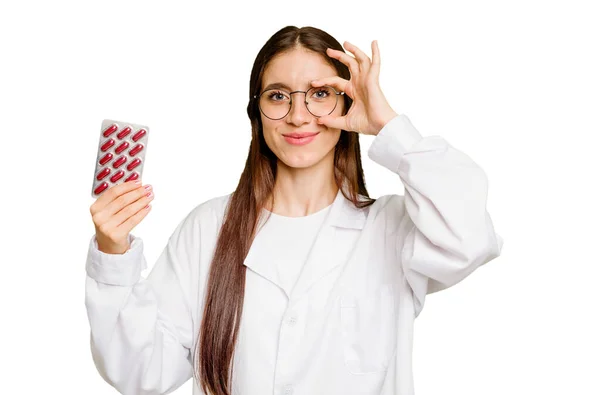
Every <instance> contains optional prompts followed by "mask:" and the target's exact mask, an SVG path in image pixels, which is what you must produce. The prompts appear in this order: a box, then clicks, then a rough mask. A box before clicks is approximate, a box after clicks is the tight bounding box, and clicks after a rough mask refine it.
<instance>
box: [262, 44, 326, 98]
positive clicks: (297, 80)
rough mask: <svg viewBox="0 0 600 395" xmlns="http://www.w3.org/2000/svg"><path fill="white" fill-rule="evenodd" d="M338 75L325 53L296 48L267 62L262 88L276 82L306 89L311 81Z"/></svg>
mask: <svg viewBox="0 0 600 395" xmlns="http://www.w3.org/2000/svg"><path fill="white" fill-rule="evenodd" d="M333 75H337V73H336V70H335V68H334V67H333V66H332V65H331V64H329V63H328V62H327V61H326V60H325V59H323V55H321V54H319V53H316V52H313V51H309V50H306V49H294V50H291V51H287V52H284V53H282V54H279V55H277V56H275V57H274V58H273V59H271V61H270V62H269V63H268V64H267V67H266V68H265V71H264V73H263V78H262V86H261V89H264V87H266V86H267V85H271V84H274V83H282V84H284V85H287V86H288V87H289V89H304V88H307V87H309V86H310V81H311V80H315V79H318V78H323V77H330V76H333Z"/></svg>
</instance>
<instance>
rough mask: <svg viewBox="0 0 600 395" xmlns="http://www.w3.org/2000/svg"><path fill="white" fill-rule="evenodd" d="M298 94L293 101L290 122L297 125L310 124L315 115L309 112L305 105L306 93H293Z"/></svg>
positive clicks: (289, 114) (289, 115) (289, 116)
mask: <svg viewBox="0 0 600 395" xmlns="http://www.w3.org/2000/svg"><path fill="white" fill-rule="evenodd" d="M292 93H296V94H298V95H297V96H295V98H293V99H292V103H291V108H290V112H289V113H288V118H289V120H290V121H291V122H292V123H293V124H295V125H300V124H302V123H306V122H310V121H311V119H312V117H313V115H312V114H311V113H310V112H309V111H308V108H307V107H306V103H305V101H304V100H305V98H306V96H305V94H304V92H292Z"/></svg>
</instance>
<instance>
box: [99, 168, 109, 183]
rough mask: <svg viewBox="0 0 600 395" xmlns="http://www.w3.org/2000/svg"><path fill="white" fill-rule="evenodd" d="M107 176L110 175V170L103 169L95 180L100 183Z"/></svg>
mask: <svg viewBox="0 0 600 395" xmlns="http://www.w3.org/2000/svg"><path fill="white" fill-rule="evenodd" d="M109 174H110V169H109V168H108V167H105V168H104V169H103V170H102V171H101V172H100V173H98V175H97V176H96V180H98V181H100V180H101V179H103V178H104V177H106V176H107V175H109Z"/></svg>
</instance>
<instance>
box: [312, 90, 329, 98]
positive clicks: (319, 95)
mask: <svg viewBox="0 0 600 395" xmlns="http://www.w3.org/2000/svg"><path fill="white" fill-rule="evenodd" d="M328 95H329V91H327V89H323V90H320V91H316V92H315V96H316V98H317V99H324V98H326V97H327V96H328Z"/></svg>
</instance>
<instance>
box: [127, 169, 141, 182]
mask: <svg viewBox="0 0 600 395" xmlns="http://www.w3.org/2000/svg"><path fill="white" fill-rule="evenodd" d="M139 177H140V175H139V174H138V173H136V172H135V171H134V172H133V173H131V174H130V175H129V177H127V178H126V179H125V182H127V181H134V180H137V179H138V178H139Z"/></svg>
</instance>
